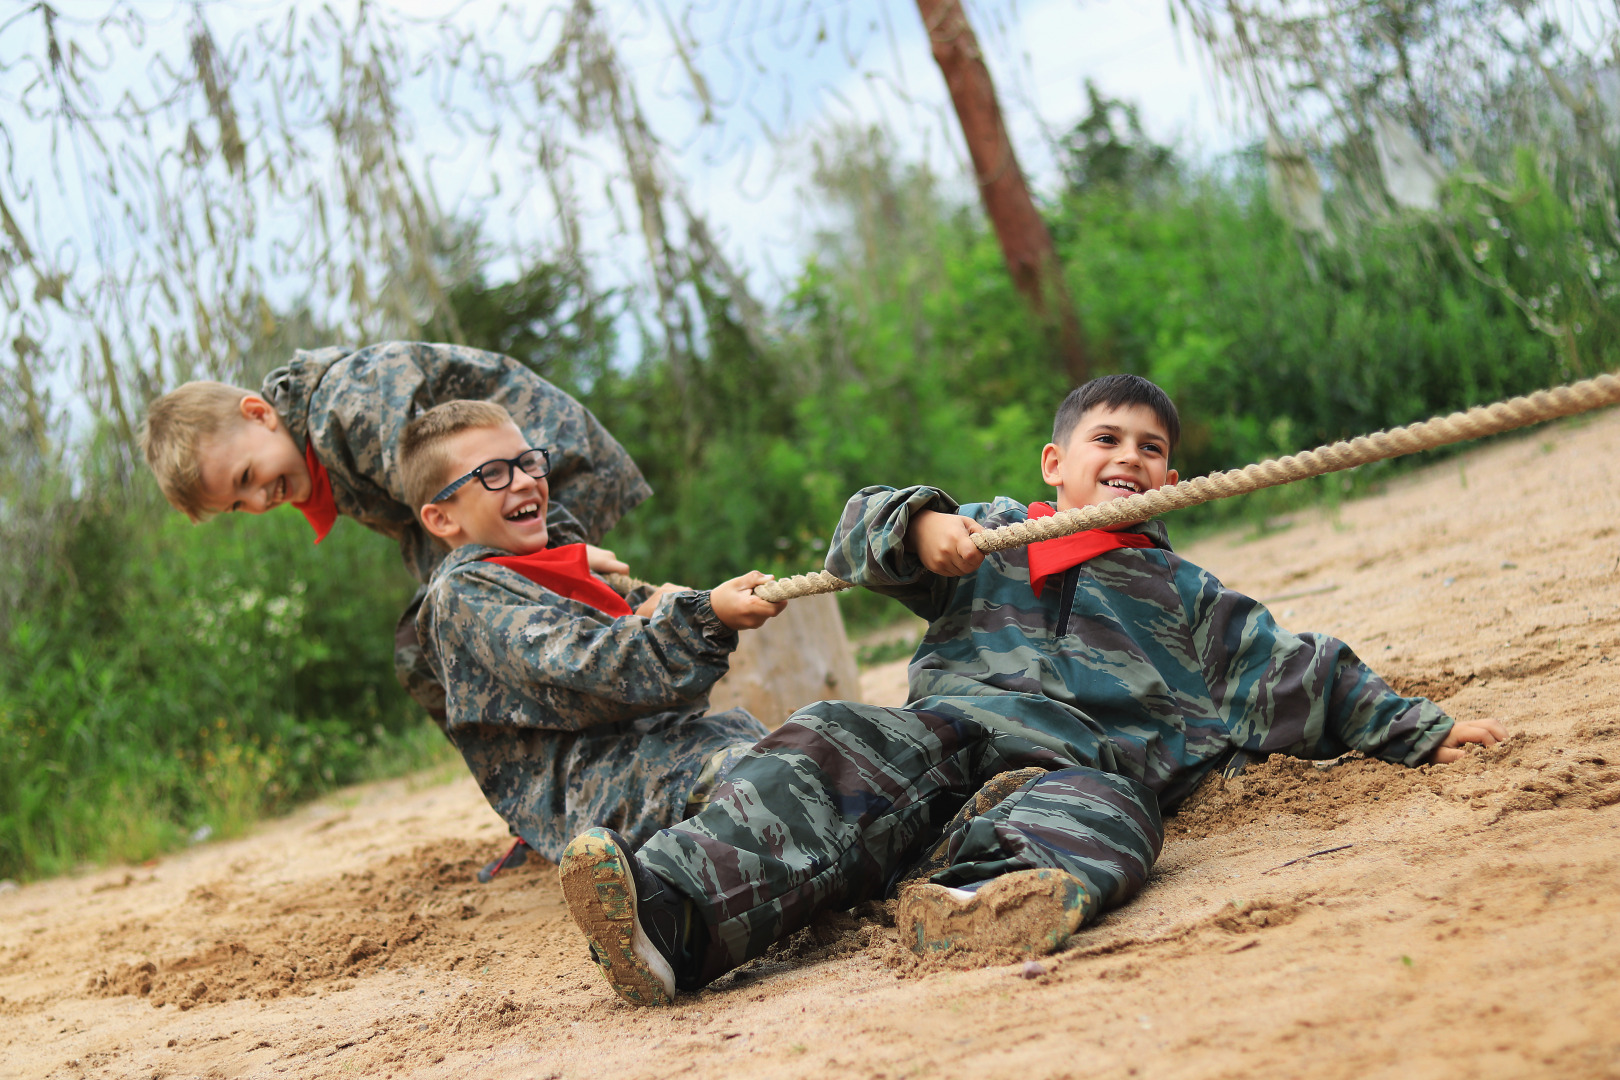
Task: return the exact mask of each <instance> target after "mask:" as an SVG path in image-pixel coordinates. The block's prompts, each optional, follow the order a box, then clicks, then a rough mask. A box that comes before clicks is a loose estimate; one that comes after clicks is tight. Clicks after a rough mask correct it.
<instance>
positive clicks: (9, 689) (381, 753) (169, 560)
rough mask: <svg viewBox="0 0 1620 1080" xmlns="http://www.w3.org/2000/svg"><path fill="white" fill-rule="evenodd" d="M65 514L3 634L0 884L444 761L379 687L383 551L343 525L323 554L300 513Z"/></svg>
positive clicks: (135, 855) (131, 509)
mask: <svg viewBox="0 0 1620 1080" xmlns="http://www.w3.org/2000/svg"><path fill="white" fill-rule="evenodd" d="M141 486H142V488H143V489H149V488H150V487H151V486H153V485H151V484H150V482H149V481H148V480H147V479H146V478H145V477H144V476H143V477H142V478H141ZM77 509H78V513H77V515H76V516H75V517H74V518H72V519H70V520H67V521H64V522H63V523H61V525H60V527H59V531H58V532H57V535H56V537H55V541H56V544H55V551H54V555H53V557H52V558H51V559H50V560H49V561H48V562H42V563H40V564H36V565H34V566H32V567H27V568H25V569H26V570H27V571H28V572H30V573H32V574H33V575H34V577H35V581H36V586H37V587H36V589H35V590H34V591H33V592H32V593H31V594H29V596H28V597H27V598H26V600H25V601H24V602H22V603H21V604H20V605H19V606H18V607H17V608H15V609H14V610H13V611H12V612H11V618H10V619H9V621H8V624H7V625H6V627H5V630H4V633H5V637H4V649H3V651H0V747H4V748H5V752H4V753H3V754H0V875H5V876H14V875H27V876H33V875H38V874H45V873H52V872H56V871H60V870H62V869H65V868H68V867H71V866H73V865H75V864H76V863H78V862H79V861H81V860H84V859H98V858H107V857H117V858H130V859H140V858H145V857H148V856H150V855H153V854H156V853H157V852H159V851H161V850H163V849H165V848H169V847H172V846H174V845H175V844H177V843H180V842H182V841H183V840H184V838H185V837H186V836H187V835H188V834H190V833H191V832H192V831H193V830H195V829H197V828H199V827H201V826H203V825H207V826H208V827H209V829H210V830H211V832H212V833H213V834H215V835H228V834H230V833H231V832H234V831H237V830H239V829H241V828H242V827H243V826H245V825H247V824H248V823H251V822H252V821H254V820H256V819H257V818H258V817H259V816H261V815H262V814H264V813H267V812H274V811H276V810H279V809H283V808H285V807H287V806H289V805H291V804H292V803H293V802H295V801H296V800H299V799H302V798H307V797H308V796H309V795H311V794H314V793H317V792H320V791H323V790H326V789H328V788H330V787H332V786H334V785H336V784H342V783H346V782H350V781H353V780H356V779H362V778H366V777H368V776H372V775H379V774H381V773H384V772H389V771H396V770H398V769H399V768H402V767H408V766H413V765H417V764H421V763H424V762H426V761H428V760H431V759H433V758H435V757H436V756H438V755H440V754H442V752H443V750H444V745H445V744H444V740H443V738H442V736H440V735H439V734H438V732H437V731H435V730H433V729H432V727H431V725H429V724H427V723H426V722H425V721H424V720H423V719H422V717H421V713H420V710H418V709H416V708H415V707H414V706H410V705H409V704H408V702H407V699H406V698H405V696H404V693H403V691H402V690H400V689H399V688H398V687H397V685H395V684H394V680H393V679H392V677H391V674H392V667H393V665H392V627H393V623H394V620H395V618H396V617H397V615H398V613H399V611H400V610H402V608H403V606H404V604H405V602H406V600H407V599H408V598H409V596H410V593H411V582H410V581H409V578H408V576H407V575H406V574H405V573H404V571H403V569H402V568H401V567H400V566H399V561H398V556H397V554H396V553H395V552H394V551H393V549H392V545H390V544H388V543H387V542H385V541H383V540H381V539H380V538H379V537H376V536H374V535H373V534H371V533H368V532H366V531H365V530H363V529H361V528H359V527H358V526H355V525H354V524H352V523H347V524H343V525H340V526H339V527H338V528H337V529H336V530H335V531H334V532H333V533H332V534H331V536H329V537H328V539H327V540H326V541H325V542H324V543H323V544H322V545H321V546H320V548H319V549H318V550H317V549H315V548H314V547H313V546H312V545H311V543H310V540H311V534H310V531H309V527H308V525H307V524H306V523H305V522H304V520H303V519H302V518H301V517H300V516H298V515H297V514H296V513H295V512H292V511H282V512H278V513H275V514H271V515H269V516H267V517H265V518H261V519H252V518H243V517H232V516H226V517H225V518H223V519H221V520H219V521H216V522H213V523H210V524H208V525H206V526H202V527H194V526H191V525H189V524H188V523H186V522H185V520H184V519H183V518H181V517H180V516H178V515H176V514H173V513H167V512H161V511H159V510H158V508H157V507H156V506H154V505H153V504H152V503H151V501H150V500H149V498H148V499H146V500H142V499H133V500H127V501H126V500H123V499H111V498H98V497H95V496H86V497H83V498H81V499H80V501H79V504H78V506H77Z"/></svg>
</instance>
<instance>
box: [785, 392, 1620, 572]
mask: <svg viewBox="0 0 1620 1080" xmlns="http://www.w3.org/2000/svg"><path fill="white" fill-rule="evenodd" d="M1614 404H1620V378H1617V377H1616V376H1614V375H1599V376H1598V377H1597V378H1595V379H1586V380H1583V381H1581V382H1578V383H1571V384H1570V385H1568V386H1559V387H1555V388H1554V389H1552V390H1539V391H1537V392H1536V393H1534V394H1531V395H1530V396H1529V397H1516V398H1512V399H1511V400H1508V401H1498V402H1497V403H1496V404H1494V405H1480V406H1478V407H1477V408H1473V409H1469V410H1468V411H1467V412H1458V413H1452V414H1451V415H1450V416H1437V417H1435V418H1434V419H1432V420H1425V421H1423V422H1422V423H1421V424H1412V425H1411V426H1409V427H1400V428H1395V429H1394V430H1392V431H1380V432H1378V433H1376V434H1373V435H1363V436H1362V437H1361V438H1359V439H1350V440H1348V441H1345V442H1336V443H1334V444H1332V445H1331V446H1322V447H1318V448H1317V449H1315V450H1307V451H1305V452H1304V453H1302V454H1292V455H1290V456H1288V457H1285V458H1280V459H1275V460H1271V461H1262V462H1260V463H1259V464H1256V465H1250V466H1248V467H1247V468H1243V469H1234V470H1232V471H1231V472H1223V473H1212V474H1210V475H1209V476H1200V477H1196V478H1195V479H1192V480H1186V481H1183V482H1182V483H1179V484H1171V485H1170V486H1168V487H1162V488H1157V489H1155V490H1153V491H1144V492H1142V493H1141V494H1139V495H1129V496H1126V497H1125V498H1123V499H1113V500H1111V501H1109V502H1105V503H1101V504H1099V505H1097V506H1080V507H1075V508H1074V509H1071V510H1064V511H1061V512H1059V513H1057V514H1054V515H1053V516H1051V517H1047V518H1039V519H1037V520H1033V521H1020V522H1016V523H1014V524H1012V525H1003V526H1002V527H1000V528H998V529H987V530H985V531H984V532H981V533H975V534H973V542H974V543H975V544H977V545H978V547H979V550H980V551H983V552H986V553H989V552H993V551H1005V550H1006V549H1007V548H1012V547H1020V546H1022V545H1024V544H1033V543H1035V542H1036V541H1038V540H1050V539H1052V538H1053V537H1057V536H1068V535H1070V534H1071V533H1077V532H1084V531H1085V530H1087V529H1103V528H1107V527H1108V526H1110V525H1125V524H1133V523H1135V522H1138V521H1145V520H1147V519H1148V518H1150V517H1157V516H1158V515H1159V514H1165V513H1168V512H1170V511H1171V510H1181V509H1184V508H1186V507H1189V506H1197V505H1198V504H1199V503H1206V502H1212V501H1214V500H1216V499H1229V498H1231V497H1232V496H1234V495H1246V494H1248V493H1249V492H1251V491H1258V490H1260V489H1261V488H1267V487H1275V486H1277V485H1278V484H1290V483H1293V482H1294V481H1295V480H1305V479H1308V478H1310V477H1312V476H1321V475H1323V474H1324V473H1330V472H1339V471H1340V470H1342V469H1353V468H1355V467H1356V466H1357V465H1367V464H1370V463H1372V462H1374V461H1383V460H1385V459H1386V458H1393V457H1400V456H1402V455H1404V454H1415V453H1417V452H1418V451H1420V450H1433V449H1435V448H1437V447H1441V446H1450V445H1451V444H1452V443H1459V442H1466V441H1468V440H1469V439H1480V438H1484V437H1485V436H1487V435H1497V434H1500V433H1501V432H1504V431H1512V430H1514V429H1515V428H1521V427H1527V426H1529V425H1530V424H1539V423H1541V422H1543V421H1545V420H1556V419H1558V418H1559V417H1561V416H1573V415H1575V414H1576V413H1583V412H1589V411H1591V410H1592V409H1600V408H1602V407H1603V406H1605V405H1614ZM854 587H855V586H854V584H853V583H852V582H848V581H845V580H843V579H842V578H838V577H834V576H833V575H832V574H829V573H827V572H826V571H825V570H821V571H817V572H816V573H813V574H798V575H796V576H794V577H790V578H783V579H782V580H780V581H773V582H769V583H768V584H765V585H761V586H759V587H758V588H756V589H755V590H754V595H755V596H758V597H761V598H763V599H765V600H769V601H770V602H772V603H778V602H780V601H782V600H792V599H794V598H795V597H800V596H813V595H815V594H817V593H826V592H837V591H839V590H840V589H853V588H854Z"/></svg>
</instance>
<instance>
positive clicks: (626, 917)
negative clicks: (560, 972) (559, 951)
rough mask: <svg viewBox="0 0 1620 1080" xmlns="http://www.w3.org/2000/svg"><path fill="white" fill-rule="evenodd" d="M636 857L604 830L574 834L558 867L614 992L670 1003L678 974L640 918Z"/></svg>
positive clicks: (634, 1001)
mask: <svg viewBox="0 0 1620 1080" xmlns="http://www.w3.org/2000/svg"><path fill="white" fill-rule="evenodd" d="M633 857H634V856H632V855H631V853H630V852H629V851H627V850H625V849H624V848H623V847H622V846H621V845H620V844H619V843H617V842H616V841H615V840H614V838H613V837H612V836H611V835H609V834H608V832H607V831H606V830H605V829H589V830H587V831H585V832H583V833H581V834H580V835H579V836H576V837H574V839H573V840H572V841H571V842H570V843H569V845H568V847H567V849H566V850H565V851H564V852H563V856H562V861H561V862H560V863H559V864H558V867H557V869H558V874H559V876H560V877H561V878H562V891H563V899H564V900H566V901H567V903H568V911H569V914H571V915H573V917H574V922H575V923H577V924H578V925H579V928H580V930H581V931H582V932H583V933H584V934H585V938H586V940H587V941H589V942H590V945H591V959H592V960H594V961H596V966H597V967H599V968H601V969H602V975H603V976H604V977H605V978H606V979H607V981H608V985H609V986H611V987H612V988H613V992H614V993H615V994H618V995H619V997H620V998H622V999H623V1000H625V1001H627V1002H629V1003H630V1004H631V1005H668V1004H670V1003H671V1002H673V1001H674V1000H675V995H674V991H673V989H672V988H673V987H674V985H675V974H674V972H673V971H672V970H669V964H668V962H667V961H664V960H663V957H662V956H660V955H659V953H658V951H657V950H656V949H655V948H654V947H653V945H652V942H650V941H648V940H647V936H646V934H645V933H644V932H643V931H642V929H641V926H640V925H639V924H638V923H637V922H636V881H635V874H634V872H633V871H632V869H631V864H630V860H631V859H632V858H633ZM658 968H662V969H663V970H661V971H660V970H658Z"/></svg>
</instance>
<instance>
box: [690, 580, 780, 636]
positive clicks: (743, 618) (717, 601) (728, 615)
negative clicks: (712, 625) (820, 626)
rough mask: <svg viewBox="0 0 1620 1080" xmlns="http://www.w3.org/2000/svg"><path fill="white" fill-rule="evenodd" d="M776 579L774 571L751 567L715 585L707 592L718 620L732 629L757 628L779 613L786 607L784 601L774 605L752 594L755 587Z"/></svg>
mask: <svg viewBox="0 0 1620 1080" xmlns="http://www.w3.org/2000/svg"><path fill="white" fill-rule="evenodd" d="M775 580H776V576H775V575H774V574H762V573H760V572H759V571H758V570H750V571H749V572H748V573H746V574H743V575H742V576H741V577H735V578H732V579H731V580H730V581H727V582H723V583H721V584H719V585H716V586H715V587H714V589H712V590H711V591H710V593H709V603H710V604H711V605H712V606H713V607H714V613H715V615H716V616H717V617H718V618H719V619H720V621H721V622H722V623H724V624H725V625H726V626H729V627H730V628H731V629H733V630H755V629H758V628H759V627H761V626H763V625H765V620H767V619H770V618H772V617H773V616H776V615H780V614H781V613H782V611H783V610H784V609H785V608H786V607H787V601H785V600H784V601H782V602H780V603H774V604H773V603H771V602H770V601H768V600H766V599H765V598H764V597H761V596H756V595H755V594H754V589H755V588H756V587H758V586H760V585H764V584H765V583H766V582H770V581H775Z"/></svg>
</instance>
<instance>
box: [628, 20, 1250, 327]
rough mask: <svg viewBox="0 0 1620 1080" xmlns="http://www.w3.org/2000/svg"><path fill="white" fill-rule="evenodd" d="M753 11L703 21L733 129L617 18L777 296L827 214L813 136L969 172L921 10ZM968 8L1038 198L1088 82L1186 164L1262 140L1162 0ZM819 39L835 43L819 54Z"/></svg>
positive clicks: (648, 32)
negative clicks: (1052, 138) (810, 178)
mask: <svg viewBox="0 0 1620 1080" xmlns="http://www.w3.org/2000/svg"><path fill="white" fill-rule="evenodd" d="M722 6H723V5H722ZM755 9H756V10H755V12H754V14H755V18H754V21H753V22H748V21H746V20H731V21H730V22H723V21H722V20H720V19H714V20H711V22H710V23H709V24H707V25H705V24H703V23H702V22H701V21H699V20H694V22H696V23H697V25H695V26H694V34H693V37H694V38H695V39H696V40H697V42H698V43H699V44H700V46H701V47H700V48H699V50H698V51H697V53H696V55H695V57H694V60H695V63H696V65H697V66H698V67H699V69H700V70H702V71H704V73H705V75H706V76H707V77H709V78H710V80H711V85H712V86H713V88H714V90H715V92H716V95H717V96H722V97H724V96H727V95H728V94H729V95H730V96H731V97H738V96H740V97H742V98H743V99H744V100H741V101H736V100H733V101H730V102H722V104H723V105H724V108H722V109H720V110H717V112H719V114H720V116H721V122H720V123H719V124H718V125H714V126H713V127H712V128H711V129H705V128H703V127H702V126H701V125H699V124H697V123H696V122H695V121H696V117H697V108H696V105H695V103H694V102H693V100H692V97H691V95H690V93H689V91H687V88H688V87H689V85H690V84H689V81H688V80H687V79H686V77H685V74H684V69H682V68H681V67H680V66H679V65H678V64H676V63H675V62H674V61H672V60H671V59H669V58H670V56H671V54H672V52H673V50H672V49H671V48H670V45H669V40H670V39H669V36H668V33H667V31H666V29H665V27H664V26H663V25H661V24H654V23H650V22H649V21H648V19H647V18H646V14H645V12H644V11H643V10H642V5H641V4H639V3H637V2H636V0H623V2H622V3H620V4H618V5H617V6H616V7H610V8H609V10H610V11H611V12H612V13H613V15H612V17H613V18H614V19H615V20H616V24H617V28H618V32H619V34H620V35H621V37H620V41H621V44H620V49H621V55H622V56H623V57H624V59H625V62H626V63H627V65H629V66H630V68H631V70H632V72H633V73H634V75H635V77H636V81H637V83H638V86H639V87H640V89H641V92H642V95H643V103H644V106H645V107H646V108H647V110H648V112H649V115H650V116H651V118H652V120H653V124H654V127H655V129H656V130H657V131H658V132H659V133H660V135H661V136H662V137H664V138H665V139H666V141H668V142H669V143H670V144H671V145H672V147H673V148H674V150H675V153H674V162H675V164H676V167H677V170H678V172H679V173H680V174H681V175H682V177H683V178H684V179H685V181H686V182H687V183H688V184H689V185H690V186H691V191H692V193H693V195H694V196H695V201H696V203H697V204H698V205H699V206H700V207H702V208H703V210H704V211H705V212H706V213H707V215H708V216H709V218H710V220H711V222H712V223H713V224H714V225H715V226H716V228H717V229H718V230H719V231H720V232H721V234H722V235H723V236H724V238H725V242H726V247H727V249H728V250H729V251H731V252H732V253H733V255H734V256H736V257H738V258H739V261H741V262H742V263H743V264H744V265H746V266H747V267H749V269H750V271H751V276H752V278H753V280H754V283H755V287H756V288H757V289H759V290H760V291H761V292H762V293H764V294H766V295H768V296H770V295H775V294H776V293H777V292H778V290H779V289H780V287H781V284H782V281H781V278H782V277H783V276H784V275H788V274H791V273H792V271H793V269H794V267H795V266H796V264H797V263H798V260H799V257H800V256H802V254H803V251H804V245H805V243H806V241H807V239H808V237H809V234H810V232H811V231H812V229H813V227H814V225H815V223H816V208H815V207H814V206H812V205H808V204H807V203H806V201H805V200H804V198H803V197H802V196H803V191H802V181H803V177H804V173H805V169H804V160H805V155H804V153H803V150H804V147H805V145H806V143H807V139H808V137H809V136H810V135H811V134H812V133H813V132H815V131H816V130H818V129H824V128H825V127H827V126H830V125H831V124H832V123H835V122H845V123H849V122H853V123H885V124H886V125H887V126H888V128H889V129H890V130H891V131H893V132H894V133H895V135H896V137H897V138H898V139H899V140H900V141H901V144H902V145H901V149H902V151H903V152H904V153H905V154H907V155H908V156H911V157H914V158H920V157H926V158H928V159H929V160H930V161H931V162H932V164H933V165H934V166H935V168H936V169H937V170H938V171H940V172H941V173H942V174H943V175H947V176H961V175H962V168H961V162H962V159H963V152H962V150H961V142H960V135H959V133H958V132H957V129H956V126H955V118H954V116H953V115H952V114H951V113H950V112H949V97H948V95H947V94H946V91H945V85H944V80H943V78H942V77H941V75H940V73H939V69H938V67H937V66H936V65H935V64H934V62H933V58H932V55H931V54H930V52H929V49H928V43H927V40H926V38H925V35H924V32H923V29H922V24H921V20H920V18H919V17H918V14H917V9H916V6H915V3H914V2H913V0H823V2H819V3H817V2H814V0H812V2H811V3H810V4H808V5H804V6H801V5H800V4H798V3H795V2H788V3H782V4H770V3H760V4H757V5H755ZM783 9H785V11H786V14H787V16H788V17H784V10H783ZM806 10H808V12H809V15H808V18H807V17H806V16H805V15H804V14H803V13H804V12H805V11H806ZM969 11H970V14H971V15H972V16H973V17H974V18H975V21H976V29H977V31H978V33H979V36H980V38H981V41H982V43H983V44H984V45H985V46H986V52H987V54H988V55H989V61H990V65H991V70H992V75H993V76H994V78H995V79H996V81H997V88H998V92H999V94H1000V96H1001V99H1002V107H1003V109H1004V110H1005V111H1006V113H1007V115H1008V121H1009V125H1010V127H1011V129H1012V132H1013V137H1014V143H1015V146H1016V147H1017V150H1018V153H1019V155H1020V159H1021V162H1022V164H1023V166H1024V168H1025V171H1026V172H1027V173H1028V174H1029V175H1030V177H1031V179H1032V181H1033V182H1034V184H1035V185H1036V186H1037V187H1038V188H1049V187H1050V186H1052V185H1053V183H1054V182H1055V174H1056V165H1055V162H1054V161H1053V159H1052V156H1051V154H1050V153H1049V152H1048V149H1047V147H1048V139H1047V136H1048V134H1053V135H1055V134H1058V133H1061V132H1062V131H1065V130H1067V129H1068V128H1069V127H1071V126H1072V125H1073V124H1074V123H1075V122H1076V121H1077V120H1079V119H1080V117H1081V115H1082V113H1083V112H1084V99H1085V95H1084V90H1083V87H1084V83H1085V80H1086V79H1088V78H1089V79H1091V80H1092V81H1093V82H1095V83H1096V84H1097V86H1098V87H1099V89H1101V90H1102V91H1103V92H1104V93H1105V94H1108V95H1110V96H1112V97H1116V98H1120V99H1123V100H1125V101H1127V102H1131V103H1134V104H1136V105H1138V106H1139V108H1140V112H1141V118H1142V121H1143V124H1144V126H1145V128H1146V129H1147V132H1148V134H1149V135H1151V136H1152V137H1153V138H1155V139H1156V140H1158V141H1161V142H1166V143H1172V144H1175V145H1177V146H1178V148H1179V149H1181V150H1182V151H1183V152H1184V153H1188V154H1191V155H1195V156H1204V155H1210V154H1217V153H1220V152H1223V151H1226V150H1229V149H1231V148H1233V147H1234V146H1236V145H1237V144H1239V143H1240V142H1242V141H1244V140H1245V139H1247V138H1249V137H1252V136H1251V135H1250V134H1249V133H1248V132H1247V131H1246V130H1245V129H1244V128H1243V127H1242V126H1241V125H1240V122H1239V121H1238V120H1235V119H1234V117H1233V114H1232V110H1230V109H1226V110H1224V111H1223V110H1222V109H1221V108H1220V107H1219V103H1218V100H1217V96H1216V93H1215V91H1214V89H1213V87H1212V84H1211V81H1210V79H1209V78H1208V77H1207V72H1206V70H1205V65H1204V64H1203V63H1202V62H1201V61H1200V58H1199V55H1198V53H1197V51H1196V49H1195V47H1194V45H1193V43H1192V42H1191V41H1190V40H1188V35H1187V34H1185V33H1184V32H1181V31H1178V29H1177V28H1176V27H1175V26H1174V24H1173V23H1172V21H1171V18H1170V12H1169V6H1168V4H1167V3H1165V2H1162V0H1022V2H1020V3H1018V4H1016V6H1014V5H1010V4H1005V3H1002V4H994V5H982V6H980V5H974V4H970V5H969ZM855 12H861V13H863V14H864V15H865V16H866V18H865V19H864V20H863V19H862V17H861V16H859V15H856V14H855ZM998 16H999V17H1000V18H998ZM818 31H824V32H825V35H826V38H827V40H825V41H823V42H821V43H820V44H819V45H817V44H816V43H815V39H816V36H817V32H818ZM851 55H853V57H854V59H855V62H854V63H853V64H851V63H850V62H849V57H850V56H851ZM762 68H763V69H764V70H763V71H762V70H760V69H762ZM683 91H686V92H684V93H683ZM783 136H786V137H787V139H786V144H785V146H784V144H783V143H782V142H781V141H780V140H781V138H782V137H783ZM773 137H774V138H775V139H776V140H777V141H775V142H773ZM775 147H780V149H773V148H775Z"/></svg>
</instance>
